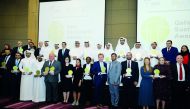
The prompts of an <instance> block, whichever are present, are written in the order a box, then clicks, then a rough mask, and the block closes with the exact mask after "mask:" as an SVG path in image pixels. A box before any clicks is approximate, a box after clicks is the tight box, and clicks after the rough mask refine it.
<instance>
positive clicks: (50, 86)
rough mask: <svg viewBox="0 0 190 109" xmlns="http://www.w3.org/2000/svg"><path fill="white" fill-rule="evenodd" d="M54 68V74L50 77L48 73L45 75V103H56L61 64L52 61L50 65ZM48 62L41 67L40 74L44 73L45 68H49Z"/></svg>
mask: <svg viewBox="0 0 190 109" xmlns="http://www.w3.org/2000/svg"><path fill="white" fill-rule="evenodd" d="M51 66H53V67H55V70H54V74H53V75H51V74H50V73H48V74H47V75H45V80H44V81H45V84H46V101H47V102H57V101H58V75H59V73H60V71H61V63H60V62H59V61H56V60H54V62H53V63H52V65H51ZM51 66H50V61H46V62H45V63H44V65H43V67H42V74H43V72H44V71H45V68H46V67H51Z"/></svg>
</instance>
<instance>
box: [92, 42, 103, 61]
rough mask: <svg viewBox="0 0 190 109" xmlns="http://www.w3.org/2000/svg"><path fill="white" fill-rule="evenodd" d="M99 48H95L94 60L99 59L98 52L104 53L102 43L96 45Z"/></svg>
mask: <svg viewBox="0 0 190 109" xmlns="http://www.w3.org/2000/svg"><path fill="white" fill-rule="evenodd" d="M96 47H97V48H96V49H95V50H93V51H92V52H93V58H94V62H96V61H98V54H100V53H101V54H103V51H104V49H103V48H102V45H101V44H97V46H96Z"/></svg>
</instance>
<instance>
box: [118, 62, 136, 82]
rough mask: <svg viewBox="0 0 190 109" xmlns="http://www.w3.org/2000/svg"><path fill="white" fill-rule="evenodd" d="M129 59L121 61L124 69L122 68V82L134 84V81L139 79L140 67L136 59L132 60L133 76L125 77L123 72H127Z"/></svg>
mask: <svg viewBox="0 0 190 109" xmlns="http://www.w3.org/2000/svg"><path fill="white" fill-rule="evenodd" d="M127 63H128V62H127V60H126V61H123V62H121V66H122V70H121V74H122V83H123V84H124V85H127V84H129V85H133V83H134V82H135V81H136V82H138V79H139V67H138V63H137V62H135V61H131V70H132V72H131V75H132V76H131V77H124V76H123V74H125V73H126V69H127Z"/></svg>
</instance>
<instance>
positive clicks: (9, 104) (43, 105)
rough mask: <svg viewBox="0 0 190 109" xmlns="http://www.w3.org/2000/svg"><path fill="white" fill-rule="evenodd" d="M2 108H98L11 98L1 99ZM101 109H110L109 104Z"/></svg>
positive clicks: (0, 106) (0, 105)
mask: <svg viewBox="0 0 190 109" xmlns="http://www.w3.org/2000/svg"><path fill="white" fill-rule="evenodd" d="M0 108H1V109H97V108H96V107H95V106H92V107H86V108H82V107H74V106H72V105H71V104H63V103H61V102H58V103H55V104H47V103H34V102H12V101H11V100H10V99H9V98H1V99H0ZM101 109H109V108H108V106H103V107H102V108H101Z"/></svg>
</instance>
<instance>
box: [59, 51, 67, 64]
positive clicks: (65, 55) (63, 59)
mask: <svg viewBox="0 0 190 109" xmlns="http://www.w3.org/2000/svg"><path fill="white" fill-rule="evenodd" d="M69 52H70V50H69V49H67V48H66V49H65V52H64V54H62V49H60V50H59V51H58V61H59V62H61V64H63V63H65V57H69V58H70V56H69Z"/></svg>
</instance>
